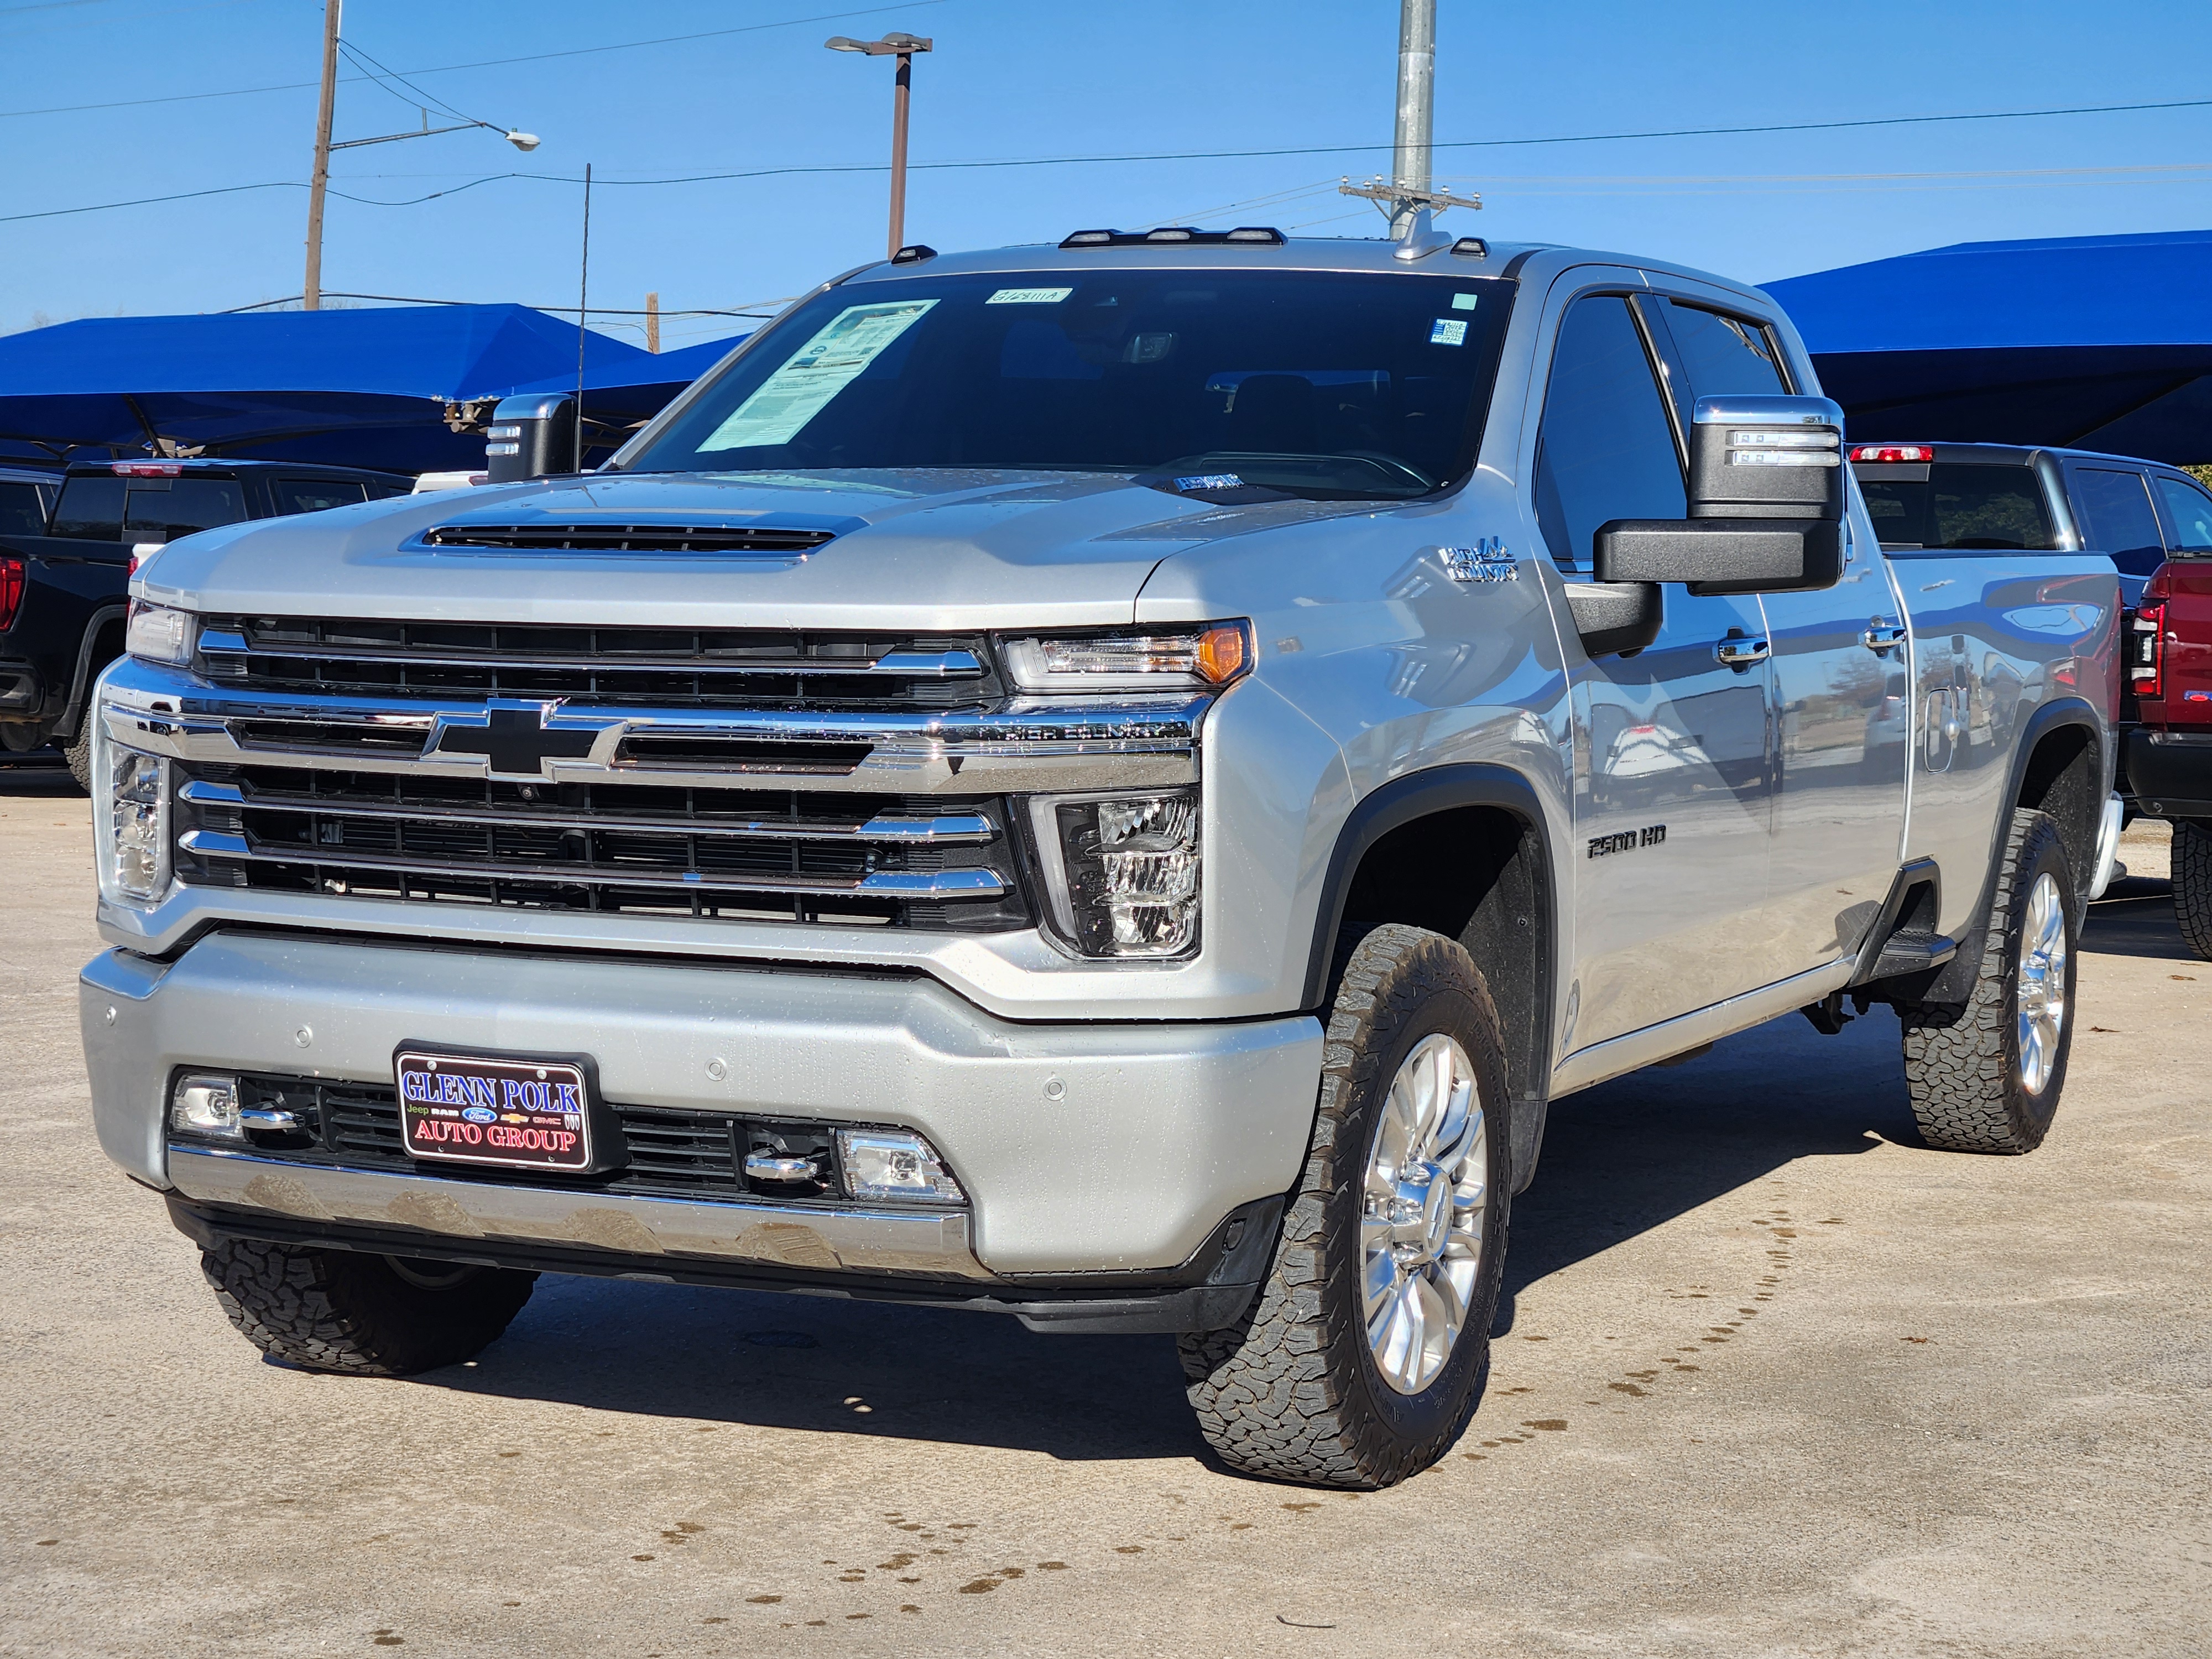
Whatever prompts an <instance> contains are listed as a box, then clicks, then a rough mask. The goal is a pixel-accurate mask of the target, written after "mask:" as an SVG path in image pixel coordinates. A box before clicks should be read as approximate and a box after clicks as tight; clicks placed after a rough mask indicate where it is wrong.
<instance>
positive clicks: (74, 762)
mask: <svg viewBox="0 0 2212 1659" xmlns="http://www.w3.org/2000/svg"><path fill="white" fill-rule="evenodd" d="M62 759H63V760H64V761H65V762H67V763H69V775H70V776H71V777H73V778H75V779H76V787H78V788H80V789H82V790H83V791H84V793H86V794H90V793H92V722H91V721H90V720H87V721H86V722H85V723H84V730H83V731H82V732H78V733H77V734H76V738H75V739H74V740H72V741H71V742H69V743H65V744H63V745H62Z"/></svg>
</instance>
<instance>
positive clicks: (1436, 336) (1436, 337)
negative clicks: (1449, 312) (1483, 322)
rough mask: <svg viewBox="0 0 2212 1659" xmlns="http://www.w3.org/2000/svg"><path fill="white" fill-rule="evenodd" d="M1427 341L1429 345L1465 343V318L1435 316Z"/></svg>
mask: <svg viewBox="0 0 2212 1659" xmlns="http://www.w3.org/2000/svg"><path fill="white" fill-rule="evenodd" d="M1429 343H1430V344H1431V345H1465V344H1466V343H1467V319H1466V318H1464V317H1439V318H1437V321H1436V326H1435V327H1433V328H1431V330H1430V331H1429Z"/></svg>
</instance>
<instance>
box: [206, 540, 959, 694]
mask: <svg viewBox="0 0 2212 1659" xmlns="http://www.w3.org/2000/svg"><path fill="white" fill-rule="evenodd" d="M794 533H796V532H794ZM197 668H198V671H200V672H201V673H202V674H204V675H205V676H206V677H207V678H209V679H210V680H213V681H215V682H216V683H217V684H223V685H234V686H248V687H252V688H254V689H257V690H269V691H272V692H315V693H324V694H337V695H342V696H410V695H413V696H442V697H451V696H455V695H473V696H481V697H511V698H541V699H542V698H564V697H574V698H583V699H588V700H589V701H591V702H594V703H597V704H602V705H609V706H615V707H621V706H624V705H648V706H659V707H698V708H750V707H759V706H763V705H767V706H771V707H772V706H777V705H783V704H788V703H793V702H799V703H804V704H805V705H806V706H808V707H810V708H854V709H866V708H884V707H886V706H888V707H892V708H965V707H972V706H975V705H978V704H981V703H985V702H991V701H993V700H994V699H995V698H997V697H998V696H1000V684H999V679H998V676H997V674H996V673H995V672H994V670H993V668H992V666H991V656H990V653H989V651H988V649H987V647H986V646H985V643H984V641H982V640H981V639H980V638H975V637H973V636H969V635H896V636H886V635H858V634H830V633H823V632H819V631H796V630H769V629H670V628H579V627H573V626H563V627H537V626H524V625H520V624H514V623H428V622H380V621H342V620H337V619H329V618H319V617H209V618H208V619H207V621H206V623H205V624H204V626H203V627H202V629H201V631H200V637H199V655H198V661H197Z"/></svg>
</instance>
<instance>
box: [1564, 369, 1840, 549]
mask: <svg viewBox="0 0 2212 1659" xmlns="http://www.w3.org/2000/svg"><path fill="white" fill-rule="evenodd" d="M1843 444H1844V412H1843V410H1840V409H1838V407H1837V406H1836V405H1835V404H1832V403H1831V402H1830V401H1829V400H1828V399H1827V398H1784V397H1780V396H1754V397H1740V398H1699V399H1698V402H1697V406H1696V409H1695V410H1694V411H1693V413H1692V421H1691V426H1690V492H1689V495H1690V501H1689V507H1690V516H1689V517H1688V518H1687V519H1615V520H1613V522H1612V523H1610V524H1607V525H1602V526H1599V528H1598V531H1597V534H1596V536H1595V546H1594V547H1593V548H1592V550H1591V551H1592V559H1591V566H1592V569H1591V574H1594V575H1595V576H1596V578H1597V579H1598V580H1599V581H1601V582H1682V583H1685V584H1686V585H1687V586H1688V587H1689V590H1690V592H1692V593H1779V592H1796V591H1800V590H1803V589H1807V588H1820V587H1832V586H1835V585H1836V582H1837V580H1838V578H1840V577H1841V576H1842V574H1843V570H1844V538H1843V520H1844V464H1843V463H1844V454H1843Z"/></svg>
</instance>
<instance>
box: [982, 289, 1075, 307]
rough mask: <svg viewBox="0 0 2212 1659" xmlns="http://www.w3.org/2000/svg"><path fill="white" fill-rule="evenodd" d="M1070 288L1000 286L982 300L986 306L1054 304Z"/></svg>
mask: <svg viewBox="0 0 2212 1659" xmlns="http://www.w3.org/2000/svg"><path fill="white" fill-rule="evenodd" d="M1074 292H1075V290H1074V289H1072V288H1002V289H1000V290H999V291H998V292H997V293H996V294H994V295H992V296H991V297H990V298H989V299H987V300H986V301H983V303H984V304H985V305H987V306H1056V305H1058V304H1059V303H1060V301H1062V300H1065V299H1066V297H1067V296H1068V295H1071V294H1073V293H1074Z"/></svg>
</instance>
